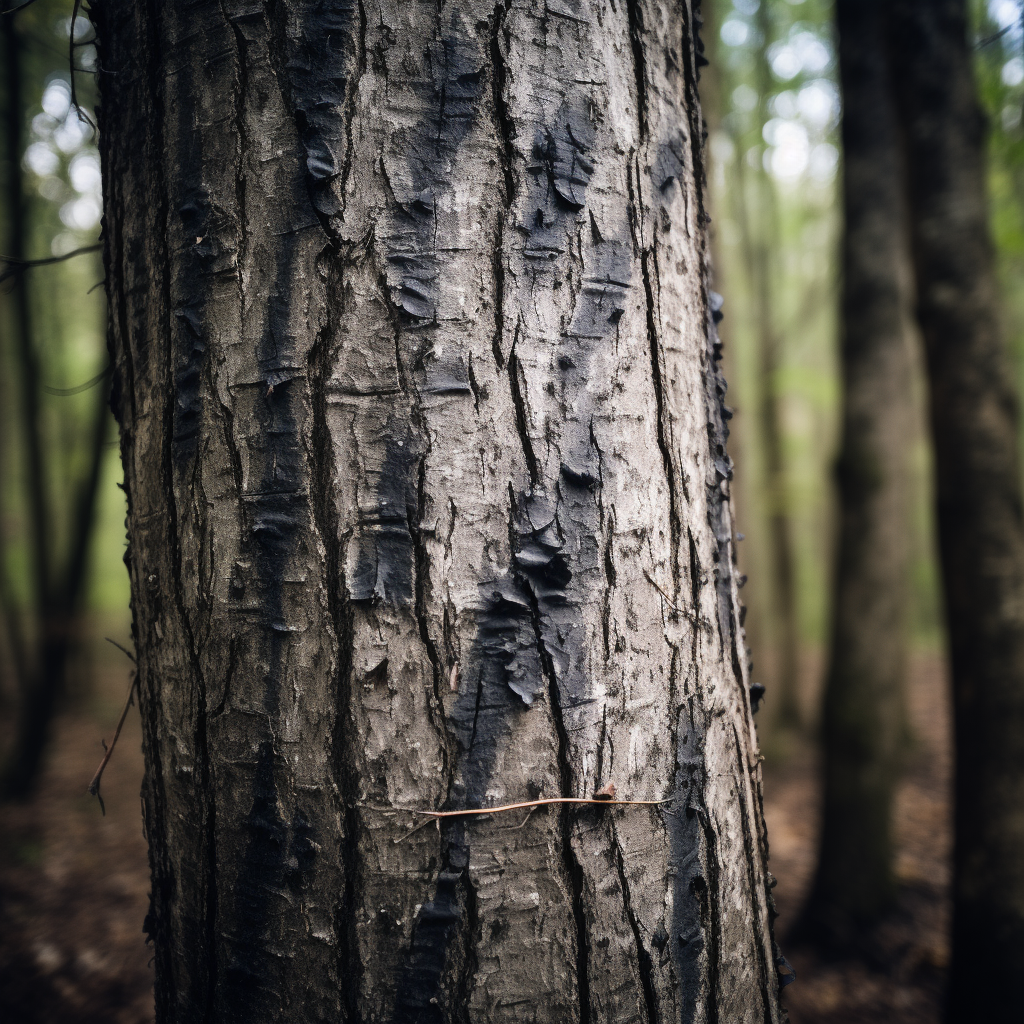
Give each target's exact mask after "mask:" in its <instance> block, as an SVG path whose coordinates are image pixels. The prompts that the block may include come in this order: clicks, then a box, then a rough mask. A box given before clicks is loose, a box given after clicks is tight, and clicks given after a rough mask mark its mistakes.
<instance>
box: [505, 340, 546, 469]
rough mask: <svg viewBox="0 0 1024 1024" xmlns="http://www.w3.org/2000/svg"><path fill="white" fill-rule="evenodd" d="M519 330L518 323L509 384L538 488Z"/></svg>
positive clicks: (524, 450) (517, 419)
mask: <svg viewBox="0 0 1024 1024" xmlns="http://www.w3.org/2000/svg"><path fill="white" fill-rule="evenodd" d="M519 328H520V324H519V323H517V324H516V333H515V337H514V338H513V339H512V348H511V349H509V353H508V364H507V368H508V384H509V390H510V391H511V393H512V404H513V405H514V406H515V410H516V430H517V431H518V432H519V441H520V443H521V444H522V446H523V457H524V458H525V459H526V468H527V470H529V473H530V483H531V484H532V485H533V486H534V487H536V485H537V484H538V483H540V469H539V468H538V466H537V456H536V454H535V452H534V450H533V442H532V441H531V440H530V430H529V419H528V418H527V417H528V410H527V406H526V399H525V396H524V395H523V387H522V381H521V379H520V375H521V373H522V370H521V368H520V365H519V356H518V355H517V354H516V346H517V345H518V344H519Z"/></svg>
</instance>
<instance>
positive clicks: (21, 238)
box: [0, 13, 110, 799]
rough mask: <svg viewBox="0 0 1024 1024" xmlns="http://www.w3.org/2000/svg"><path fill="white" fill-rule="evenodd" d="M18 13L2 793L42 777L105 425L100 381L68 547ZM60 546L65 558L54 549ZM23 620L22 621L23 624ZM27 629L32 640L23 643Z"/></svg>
mask: <svg viewBox="0 0 1024 1024" xmlns="http://www.w3.org/2000/svg"><path fill="white" fill-rule="evenodd" d="M17 24H18V19H17V18H15V17H14V16H13V14H11V13H7V14H4V15H0V36H2V42H3V58H4V60H3V68H4V80H3V84H4V93H5V99H6V104H5V107H6V109H5V111H4V136H5V139H4V141H5V145H4V149H5V156H6V158H7V163H8V168H7V182H6V186H7V187H6V190H5V191H6V194H5V196H4V200H5V202H4V207H5V209H4V214H5V217H6V219H7V223H8V225H9V231H8V236H9V237H8V238H7V240H6V254H7V255H9V256H10V258H11V261H12V267H11V269H13V270H14V271H15V273H14V280H13V282H12V287H11V290H12V292H13V295H14V301H13V303H12V307H13V308H12V310H11V313H12V315H11V317H10V326H11V334H12V349H13V356H14V359H13V362H14V367H13V368H14V371H15V372H14V382H13V383H12V384H11V385H10V388H9V393H11V394H12V395H13V393H14V392H17V395H16V397H15V402H16V403H17V405H18V411H19V413H20V417H19V422H18V426H19V428H20V432H19V435H18V437H19V441H20V442H21V444H22V447H23V450H24V458H25V464H26V477H27V487H26V488H25V491H26V494H25V504H24V517H25V522H26V524H27V537H22V538H18V540H19V541H20V542H21V543H24V544H26V546H27V547H28V550H29V559H28V562H29V567H30V574H31V584H30V590H29V609H30V613H29V614H28V615H23V614H21V613H22V608H21V607H19V602H18V601H17V600H16V598H15V597H14V594H13V593H12V590H13V588H11V587H9V586H8V584H7V581H6V579H2V577H3V576H4V575H5V573H6V566H5V564H4V563H5V562H6V559H5V558H4V557H3V553H2V551H0V607H2V611H3V616H4V619H5V627H6V631H7V633H8V636H9V641H10V647H11V651H12V659H11V662H12V667H13V669H14V672H15V673H16V675H17V680H18V691H19V692H18V705H17V712H16V714H15V716H14V718H15V724H14V730H13V732H14V736H13V742H12V743H11V747H10V750H9V751H5V759H4V765H3V770H2V772H0V797H4V798H10V797H13V798H17V799H22V798H25V797H27V796H28V795H29V794H30V793H31V792H32V789H33V788H34V786H35V785H36V783H37V782H38V780H39V776H40V773H41V771H42V767H43V763H44V761H43V755H44V753H45V750H46V743H47V739H48V737H49V732H50V724H51V721H52V719H53V716H54V714H55V712H56V710H57V705H58V701H59V698H60V696H61V692H62V690H63V688H64V683H65V676H66V674H67V666H68V662H69V661H70V659H71V655H72V653H73V651H74V645H75V641H76V635H75V633H76V631H75V617H76V614H77V612H78V610H79V604H80V601H81V598H82V592H83V590H84V585H85V580H86V568H87V558H88V554H89V541H90V540H91V538H92V527H93V523H94V521H95V514H96V495H97V493H98V489H99V480H100V470H101V468H102V460H103V453H104V443H105V439H106V437H107V433H108V428H109V426H110V413H109V412H108V409H107V397H106V389H105V388H101V389H100V390H99V391H98V392H97V396H96V405H95V406H94V409H93V416H92V420H91V422H90V423H89V424H88V428H87V429H88V435H87V436H88V437H89V446H88V448H87V449H86V452H85V457H86V469H85V472H84V473H81V474H80V477H79V478H78V479H73V480H71V481H70V486H68V488H67V491H66V493H65V494H64V495H62V496H60V498H59V499H57V500H66V501H67V503H68V504H69V505H70V506H71V509H72V511H71V515H70V516H69V517H68V518H69V520H70V527H69V536H68V538H67V544H66V546H63V545H60V544H59V543H58V542H57V540H56V538H55V535H54V534H55V520H56V519H57V518H59V517H55V516H54V515H53V506H54V501H55V497H54V492H53V489H52V488H51V487H48V486H47V480H48V478H51V473H50V472H49V470H50V469H51V468H52V457H53V455H54V452H53V448H52V446H48V445H47V444H46V436H45V433H44V429H43V417H42V411H41V409H40V401H39V399H40V395H41V393H42V388H41V382H40V374H39V356H38V353H37V349H36V342H35V330H34V327H33V322H32V315H31V302H30V295H29V282H28V271H29V265H28V264H27V263H26V261H27V260H28V255H29V254H28V234H29V225H28V221H27V216H26V214H27V202H26V196H25V189H24V181H23V175H22V167H21V160H22V155H23V145H24V136H25V116H26V107H25V102H24V98H23V95H22V88H21V86H22V76H23V75H24V69H23V66H22V59H21V58H22V52H23V49H24V47H25V46H26V41H25V38H24V37H23V36H22V34H21V33H20V32H19V31H18V27H17ZM61 548H63V551H64V554H63V556H62V557H59V558H55V557H54V555H53V552H54V550H60V549H61ZM26 623H27V627H26ZM23 633H27V634H28V635H29V637H30V642H28V643H26V642H25V639H24V637H23V635H22V634H23Z"/></svg>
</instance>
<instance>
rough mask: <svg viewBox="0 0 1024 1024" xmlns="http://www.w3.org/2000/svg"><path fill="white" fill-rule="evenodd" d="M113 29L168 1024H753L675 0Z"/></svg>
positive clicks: (694, 192) (153, 921)
mask: <svg viewBox="0 0 1024 1024" xmlns="http://www.w3.org/2000/svg"><path fill="white" fill-rule="evenodd" d="M96 21H97V23H98V25H99V31H100V39H101V45H102V48H103V63H104V67H107V68H116V69H117V74H116V75H109V76H104V77H103V79H102V86H103V89H104V93H103V106H102V112H103V132H102V136H101V138H102V143H103V159H104V167H105V175H106V177H105V181H106V183H107V184H106V188H107V195H106V234H105V238H106V259H107V270H108V273H107V280H108V282H109V289H110V299H111V301H110V310H111V323H110V337H111V348H112V352H113V356H114V360H115V365H116V375H117V393H116V399H115V404H116V408H117V413H118V416H119V420H120V422H121V429H122V453H123V457H124V462H125V473H126V486H127V490H128V496H129V518H128V526H129V534H130V539H131V547H130V553H129V564H130V571H131V578H132V595H133V596H132V600H133V609H134V614H135V622H136V627H135V628H136V644H137V649H138V652H139V680H140V693H141V697H142V701H141V703H142V708H143V716H144V722H145V747H146V756H147V773H146V782H145V792H144V797H145V810H146V826H147V831H148V835H149V839H150V849H151V860H152V870H153V899H152V909H151V912H150V916H149V918H148V921H147V927H148V928H149V930H150V932H151V933H152V935H153V936H154V939H155V943H156V947H155V948H156V963H157V981H156V990H157V1011H158V1020H159V1021H161V1022H172V1021H173V1022H185V1021H189V1022H191V1021H199V1020H218V1021H234V1020H238V1021H246V1022H250V1021H254V1020H260V1021H264V1020H265V1021H278V1020H279V1021H285V1020H287V1021H289V1022H299V1021H321V1020H338V1021H348V1022H353V1024H355V1022H371V1021H375V1022H385V1021H445V1022H447V1021H463V1020H473V1021H481V1022H482V1021H506V1020H509V1021H510V1020H522V1019H530V1020H534V1021H551V1022H559V1024H561V1022H565V1021H593V1022H599V1021H612V1020H616V1021H618V1020H623V1021H627V1020H630V1021H644V1022H647V1024H654V1022H661V1021H672V1020H682V1021H694V1022H697V1021H701V1022H703V1021H718V1020H720V1021H726V1020H728V1021H730V1022H733V1021H759V1022H760V1021H765V1020H769V1021H777V1020H779V1019H780V1011H779V1009H778V1006H777V999H776V992H777V983H776V980H775V977H774V973H773V971H772V969H771V966H770V965H771V964H772V962H773V949H772V943H771V934H770V927H769V902H770V900H769V896H768V892H767V888H766V885H765V881H766V878H767V873H766V863H765V861H766V856H767V844H766V842H765V837H764V832H763V824H762V818H761V813H760V801H759V794H760V775H759V769H758V765H757V751H756V741H755V737H754V732H753V724H752V719H751V714H750V703H749V699H748V696H747V689H746V688H747V679H746V677H745V672H744V668H743V666H744V665H745V663H746V660H747V659H746V656H745V650H744V646H743V644H744V642H743V636H742V631H741V630H740V627H739V617H738V610H739V602H738V596H737V588H736V580H735V572H734V568H733V551H732V541H731V530H732V527H731V522H732V520H731V513H730V509H729V482H728V481H729V477H730V475H731V468H730V464H729V460H728V457H727V455H726V454H725V447H724V445H725V437H726V431H725V427H724V423H723V419H722V406H721V402H722V397H723V395H724V390H725V383H724V381H723V380H722V378H721V376H720V373H719V370H718V365H717V360H718V357H719V355H720V351H719V346H718V343H717V336H716V334H715V329H714V322H713V318H712V315H711V310H710V308H709V306H708V300H707V293H706V289H705V283H704V282H705V253H704V244H705V241H704V215H703V210H702V197H701V173H702V172H701V168H700V163H699V160H700V150H701V138H702V131H703V128H702V124H701V121H700V113H699V107H698V104H697V100H696V84H695V75H694V66H695V62H696V52H695V49H694V31H693V24H694V22H693V20H692V18H691V14H690V12H688V11H687V10H686V9H685V8H684V6H683V5H678V4H674V3H673V4H670V3H666V2H660V3H657V2H646V3H644V2H636V3H628V4H623V3H622V2H611V0H609V2H606V3H599V2H595V3H584V2H581V0H559V2H557V3H555V2H554V0H548V2H546V3H528V4H526V3H523V4H517V3H514V2H512V0H505V2H500V3H498V4H496V5H493V4H491V3H473V2H470V3H460V4H445V3H435V2H433V0H431V2H429V3H428V2H426V0H407V2H403V3H397V2H385V3H383V4H377V5H373V6H369V5H365V6H364V5H363V4H362V3H360V2H358V0H355V2H350V3H345V2H339V3H336V4H326V5H325V4H321V3H319V2H317V3H313V2H308V3H298V2H296V3H284V2H281V0H276V2H268V3H266V4H260V3H251V2H248V0H246V2H241V0H222V2H220V3H210V2H207V0H197V2H194V3H191V4H185V5H182V4H177V5H164V4H155V3H139V4H128V3H123V2H118V0H102V2H99V3H97V11H96ZM715 312H716V315H717V309H716V311H715ZM612 779H614V780H615V782H616V784H617V785H618V788H619V791H620V793H622V794H624V795H627V794H628V796H629V798H630V799H635V800H651V801H660V800H670V801H671V802H670V803H667V804H664V805H661V806H650V807H630V808H616V807H610V808H604V809H602V808H598V807H587V806H576V805H568V804H561V805H558V807H557V808H554V807H544V808H542V809H537V810H536V811H535V812H534V813H531V814H530V816H529V817H528V818H527V820H526V821H525V822H515V823H510V822H509V821H508V820H507V818H508V817H509V816H505V818H504V819H502V818H501V816H498V817H497V818H477V817H471V818H462V817H458V818H445V819H444V820H443V821H441V822H439V824H438V827H436V828H434V827H431V828H425V829H419V830H416V831H411V830H408V829H407V828H406V826H405V822H406V821H407V820H408V816H407V815H403V814H398V813H394V814H390V813H384V814H382V813H380V810H379V809H380V808H382V807H383V808H395V809H396V810H398V809H402V808H411V807H419V808H428V807H433V808H437V809H439V810H458V809H465V808H477V807H485V806H497V805H501V804H507V803H514V802H518V801H523V800H537V799H542V798H556V797H569V798H577V799H579V798H584V797H590V796H592V795H593V794H594V793H595V792H597V791H598V790H599V789H600V788H601V787H602V786H604V785H605V783H607V782H608V781H610V780H612ZM398 840H401V842H399V841H398Z"/></svg>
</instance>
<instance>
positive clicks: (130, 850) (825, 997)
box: [0, 657, 950, 1024]
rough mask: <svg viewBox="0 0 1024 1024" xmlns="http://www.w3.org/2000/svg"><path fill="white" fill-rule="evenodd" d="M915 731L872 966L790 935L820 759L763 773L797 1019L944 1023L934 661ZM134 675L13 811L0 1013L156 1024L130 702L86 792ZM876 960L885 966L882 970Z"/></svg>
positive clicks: (84, 710)
mask: <svg viewBox="0 0 1024 1024" xmlns="http://www.w3.org/2000/svg"><path fill="white" fill-rule="evenodd" d="M912 676H913V678H912V685H911V689H910V698H909V712H910V720H911V727H912V731H913V736H914V744H913V749H912V752H911V754H910V756H909V758H908V764H907V772H906V775H905V777H904V781H903V783H902V784H901V786H900V790H899V796H898V806H897V812H896V830H897V841H898V858H897V874H898V877H899V880H900V882H901V885H902V895H901V899H900V906H899V909H898V911H897V913H896V914H895V915H894V916H893V919H892V921H891V922H890V923H889V924H888V925H887V926H886V927H885V928H884V929H882V931H881V932H880V933H879V940H878V956H877V957H876V958H874V959H875V964H874V966H867V965H865V964H860V963H851V962H839V963H836V962H829V961H827V960H823V959H822V958H820V957H818V956H816V955H815V953H814V951H813V950H808V949H801V948H792V947H791V946H790V945H788V944H787V942H786V928H787V927H788V926H789V925H790V924H791V922H792V921H793V919H794V917H795V915H796V912H797V910H798V909H799V906H800V902H801V900H802V898H803V896H804V894H805V893H806V891H807V887H808V885H809V883H810V878H811V873H812V870H813V866H814V843H815V833H816V828H817V798H818V791H817V782H816V773H815V759H814V755H813V752H812V748H811V746H810V745H809V744H806V745H805V744H795V745H793V747H792V749H791V751H790V754H789V756H788V757H787V758H786V760H785V762H784V763H782V764H779V765H777V766H776V765H773V764H771V763H769V764H768V766H767V767H766V772H765V815H766V818H767V821H768V831H769V837H770V841H771V870H772V872H773V874H774V875H775V876H776V877H777V878H778V879H779V884H778V886H777V888H776V889H775V897H776V902H777V904H778V908H779V912H780V917H779V919H778V921H777V922H776V933H777V935H778V936H779V939H780V942H781V944H782V947H783V950H784V951H785V953H786V956H787V957H788V958H789V960H790V961H791V962H792V964H793V966H794V968H795V970H796V974H797V979H798V980H797V982H796V983H795V984H793V985H791V986H789V987H788V988H787V989H786V990H785V993H784V1001H785V1003H786V1005H787V1007H788V1008H789V1012H790V1019H791V1021H792V1024H860V1022H867V1021H871V1022H872V1024H889V1022H892V1024H895V1022H899V1024H925V1022H927V1024H938V1021H939V1020H940V1011H939V1007H940V1000H941V992H942V984H943V977H944V972H945V965H946V962H947V959H948V947H947V941H946V929H947V922H948V913H949V908H948V887H949V869H948V856H949V850H950V823H949V805H948V800H947V797H946V793H947V785H948V780H949V773H950V744H949V738H948V731H949V721H948V713H947V710H946V709H947V700H946V696H945V680H944V677H943V674H942V669H941V664H940V662H939V661H938V659H937V658H923V657H921V658H918V659H916V660H915V663H914V671H913V674H912ZM126 688H127V673H124V672H110V673H104V674H103V675H102V676H100V677H98V678H97V680H96V683H95V685H94V691H95V693H96V696H94V697H93V698H91V699H89V700H88V701H84V702H80V705H79V706H78V707H76V708H74V709H73V710H71V711H69V712H68V713H66V714H64V715H63V716H62V717H61V718H60V719H59V720H58V722H57V723H56V728H55V734H54V739H53V746H52V748H51V756H50V758H49V763H48V766H47V770H46V773H45V777H44V779H43V781H42V785H41V787H40V790H39V793H38V796H37V797H36V799H35V800H33V801H32V802H31V803H28V804H20V805H19V804H8V805H6V806H5V807H3V809H2V821H3V826H2V828H0V1018H2V1019H3V1020H4V1021H5V1022H6V1024H101V1022H102V1024H148V1022H150V1021H151V1020H152V1017H153V1012H152V968H151V966H150V957H151V951H150V949H149V948H148V947H147V946H146V945H145V942H144V936H143V934H142V922H143V919H144V917H145V915H146V909H147V902H148V899H147V893H148V890H149V870H148V864H147V858H146V843H145V840H144V838H143V835H142V822H141V816H140V813H139V787H140V779H141V776H142V756H141V752H140V743H141V736H140V728H139V719H138V713H137V712H136V711H135V710H132V711H131V712H129V715H128V720H127V723H126V725H125V728H124V731H123V732H122V734H121V739H120V741H119V743H118V748H117V752H116V754H115V755H114V757H113V758H112V760H111V762H110V765H109V767H108V768H107V771H106V773H105V775H104V778H103V790H102V791H103V796H104V799H105V801H106V808H107V813H106V816H105V817H104V816H103V815H101V814H100V809H99V806H98V804H97V802H96V801H95V800H94V799H93V798H91V797H89V796H88V795H87V794H86V786H87V784H88V782H89V779H90V778H91V777H92V774H93V772H94V771H95V769H96V766H97V764H98V763H99V760H100V758H101V757H102V754H103V750H102V746H101V743H100V737H101V736H103V737H106V738H107V740H108V741H109V739H110V736H111V734H112V732H113V726H114V723H115V721H116V719H117V715H118V713H119V711H120V704H121V701H123V699H124V692H125V690H126ZM879 964H884V965H885V966H884V967H880V966H879Z"/></svg>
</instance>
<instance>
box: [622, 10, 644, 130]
mask: <svg viewBox="0 0 1024 1024" xmlns="http://www.w3.org/2000/svg"><path fill="white" fill-rule="evenodd" d="M626 17H627V19H628V22H629V45H630V48H631V50H632V52H633V76H634V79H635V81H636V114H637V122H638V125H639V128H640V141H641V142H645V141H646V140H647V60H646V57H645V56H644V16H643V12H642V11H641V10H640V4H639V0H626Z"/></svg>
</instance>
